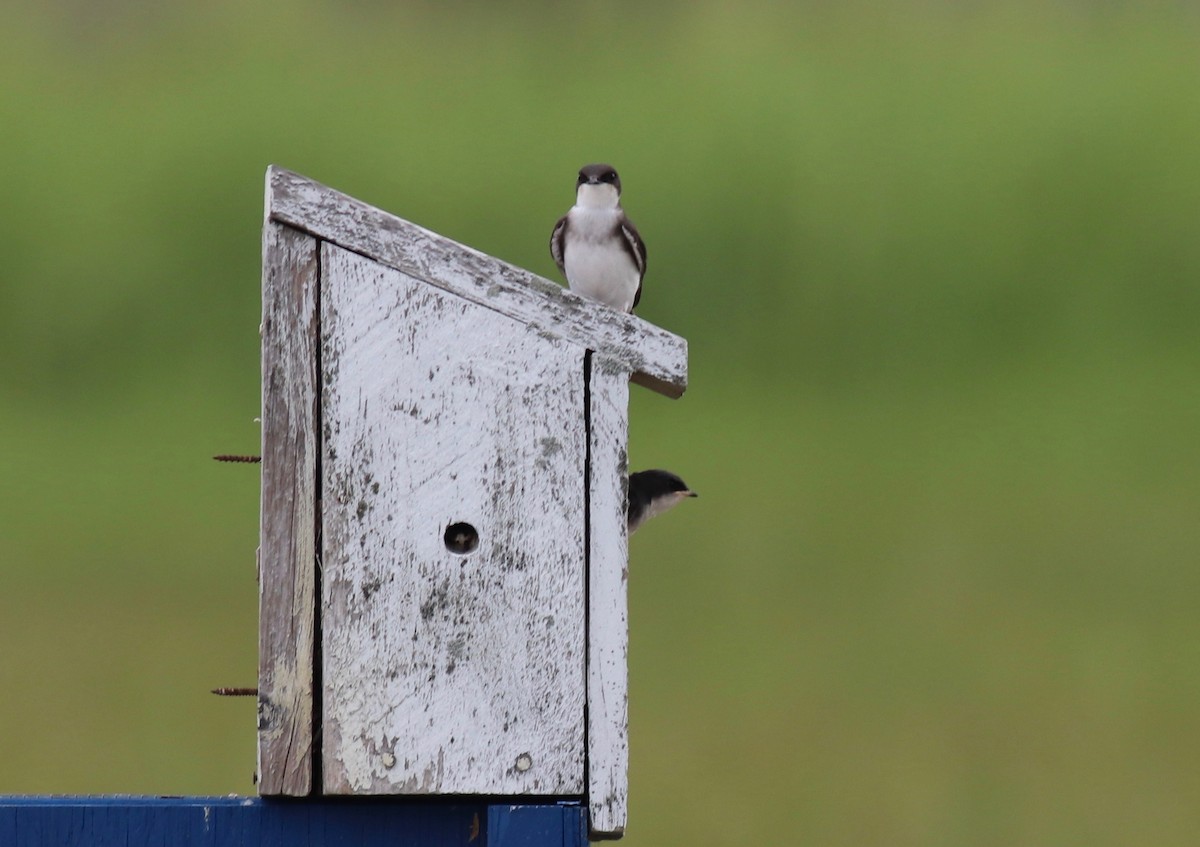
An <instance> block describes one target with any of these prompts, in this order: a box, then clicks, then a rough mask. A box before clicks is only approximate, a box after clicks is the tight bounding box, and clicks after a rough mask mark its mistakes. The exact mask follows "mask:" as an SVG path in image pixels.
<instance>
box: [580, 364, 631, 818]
mask: <svg viewBox="0 0 1200 847" xmlns="http://www.w3.org/2000/svg"><path fill="white" fill-rule="evenodd" d="M588 380H589V383H588V387H589V391H588V403H589V409H588V420H589V437H590V439H591V473H590V475H589V479H590V489H591V490H590V503H589V508H588V515H589V521H590V523H591V533H590V534H589V537H588V543H589V559H588V585H589V589H588V607H589V610H588V636H587V637H588V671H587V673H588V806H589V826H590V829H591V832H592V835H593V837H596V838H615V837H619V836H620V835H621V834H622V833H623V832H624V830H625V821H626V809H627V799H628V772H629V674H628V656H629V608H628V601H627V588H628V583H629V579H628V576H629V569H628V562H629V558H628V554H629V547H628V537H627V535H626V529H625V527H626V520H625V515H626V498H627V487H628V445H629V371H628V370H627V369H625V368H624V367H622V366H621V364H620V363H618V362H614V361H613V360H611V359H606V358H604V357H602V356H600V355H598V354H593V355H592V358H591V363H590V367H589V368H588Z"/></svg>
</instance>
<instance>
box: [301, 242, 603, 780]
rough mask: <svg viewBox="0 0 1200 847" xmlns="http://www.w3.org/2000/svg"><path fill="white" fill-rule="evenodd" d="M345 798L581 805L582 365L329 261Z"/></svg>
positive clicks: (337, 754) (337, 716)
mask: <svg viewBox="0 0 1200 847" xmlns="http://www.w3.org/2000/svg"><path fill="white" fill-rule="evenodd" d="M321 326H322V354H321V355H322V361H321V370H322V378H323V384H324V389H323V390H324V394H323V405H322V418H323V424H322V429H323V453H322V470H321V478H322V512H323V520H324V532H323V572H322V594H323V607H322V624H321V638H322V647H323V663H322V676H323V709H324V720H323V733H324V736H323V748H322V750H323V769H324V783H325V784H324V790H325V791H326V792H327V793H353V794H460V793H461V794H582V793H583V790H584V775H583V769H584V758H585V753H584V744H585V740H584V739H585V731H584V719H585V718H584V716H585V707H584V697H585V682H584V649H585V647H584V638H585V633H584V627H585V612H584V598H585V585H584V579H585V574H584V569H585V564H584V562H585V549H584V515H585V496H586V495H585V489H584V463H585V457H586V431H585V413H584V385H583V356H584V351H583V349H582V348H580V347H578V346H576V345H574V344H571V343H569V342H566V341H563V340H561V339H556V338H552V337H547V336H545V335H544V334H541V333H538V332H537V331H536V330H533V329H531V328H529V327H528V326H526V325H524V324H522V323H520V322H518V321H515V320H513V319H512V318H509V317H506V316H504V315H501V314H499V313H497V312H494V311H492V310H490V309H487V308H485V307H483V306H480V305H478V304H475V303H471V302H469V301H467V300H465V299H463V298H460V297H456V296H454V295H453V294H449V293H447V292H445V291H443V290H440V289H438V288H435V287H433V286H430V285H428V284H426V283H424V282H422V281H420V280H417V279H415V278H413V277H410V276H408V275H406V274H404V273H402V272H400V271H397V270H394V269H390V268H387V267H384V266H382V265H379V264H377V263H375V262H373V261H371V260H369V259H366V258H364V257H362V256H359V255H357V254H354V253H351V252H348V251H345V250H342V249H340V248H338V247H335V246H332V245H328V244H326V245H325V246H324V248H323V257H322V299H321Z"/></svg>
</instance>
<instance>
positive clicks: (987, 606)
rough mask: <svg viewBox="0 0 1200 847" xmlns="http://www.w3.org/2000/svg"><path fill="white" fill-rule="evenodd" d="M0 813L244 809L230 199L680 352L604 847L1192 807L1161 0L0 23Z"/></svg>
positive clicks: (243, 521)
mask: <svg viewBox="0 0 1200 847" xmlns="http://www.w3.org/2000/svg"><path fill="white" fill-rule="evenodd" d="M0 78H2V79H3V82H2V83H0V91H2V92H3V96H2V97H0V174H2V175H3V179H2V181H0V197H2V198H3V199H2V200H0V257H2V261H0V358H2V361H3V362H4V366H3V368H0V442H2V443H3V445H4V446H3V448H2V449H0V557H2V562H3V570H2V573H3V589H2V591H0V645H2V646H0V750H2V751H3V755H0V792H20V793H49V792H55V793H66V792H147V793H227V792H241V793H250V792H252V791H253V786H252V784H251V780H250V777H251V772H252V770H253V767H254V705H253V703H252V702H250V701H246V700H242V701H229V700H220V699H218V698H215V697H213V696H212V695H210V694H209V693H208V689H209V688H211V687H213V686H215V685H246V684H253V683H254V680H255V675H256V656H255V650H256V643H255V639H256V620H257V599H256V587H255V581H254V548H255V545H256V543H257V522H258V515H257V508H258V488H257V485H258V481H257V480H258V476H257V471H256V470H255V469H254V468H252V467H243V466H233V467H230V466H218V465H216V464H215V463H213V462H212V461H210V459H209V456H211V455H212V454H214V453H218V452H257V447H258V438H259V431H258V426H257V424H256V423H255V422H254V418H255V417H256V416H257V414H258V403H259V400H258V396H259V372H258V369H259V363H258V343H259V340H258V334H257V328H258V322H259V228H260V221H261V215H262V177H263V172H264V170H265V168H266V166H267V165H268V164H269V163H278V164H280V165H283V166H285V167H288V168H291V169H293V170H297V171H300V172H301V173H304V174H305V175H307V176H311V177H313V178H315V179H318V180H320V181H322V182H324V183H326V184H328V185H331V186H333V187H335V188H337V189H339V190H342V191H345V192H347V193H349V194H352V195H354V196H357V197H360V198H362V199H364V200H366V201H368V202H371V203H373V204H375V205H378V206H381V207H383V208H385V209H388V210H390V211H393V212H395V213H396V214H399V215H401V216H403V217H406V218H409V219H410V220H414V221H416V222H418V223H421V224H423V225H424V226H427V227H429V228H431V229H434V230H437V231H439V232H442V233H444V234H446V235H448V236H450V237H452V238H455V239H457V240H460V241H463V242H466V243H468V244H471V245H473V246H474V247H477V248H479V249H481V250H484V251H486V252H489V253H492V254H495V255H497V256H500V257H501V258H504V259H506V260H509V261H511V262H514V263H516V264H519V265H522V266H525V267H528V268H530V269H532V270H534V271H536V272H539V273H541V274H543V275H547V276H550V277H552V278H555V279H558V278H559V277H558V274H557V272H556V270H555V268H554V266H553V264H552V262H551V260H550V257H549V255H548V252H547V247H546V242H547V239H548V236H549V232H550V228H551V226H552V225H553V223H554V221H555V219H556V218H557V217H558V216H559V215H560V214H562V213H563V212H564V211H565V210H566V208H567V206H568V205H569V204H570V202H571V199H572V188H573V178H574V174H575V171H576V169H577V168H578V167H579V166H580V165H582V164H583V163H585V162H589V161H595V160H604V161H611V162H613V163H614V164H616V165H617V167H618V168H619V169H620V170H621V174H622V177H623V181H624V184H625V206H626V209H627V210H628V211H629V213H630V215H631V216H632V217H633V218H634V220H635V221H636V222H637V223H638V225H639V227H640V228H641V231H642V233H643V235H644V236H645V239H646V241H647V243H648V245H649V255H650V270H649V274H648V276H647V280H646V289H645V296H644V298H643V302H642V307H641V308H640V310H639V312H640V314H641V315H642V316H643V317H645V318H647V319H648V320H650V321H653V322H655V323H658V324H660V325H662V326H664V327H667V328H668V329H671V330H672V331H675V332H677V333H679V334H681V335H684V336H686V337H687V338H688V339H689V341H690V344H691V385H690V390H689V391H688V393H687V395H685V397H684V398H683V399H681V400H679V401H677V402H671V401H667V400H664V399H663V398H660V397H658V396H655V395H650V394H649V393H647V392H645V391H643V390H640V389H639V390H637V391H635V395H634V398H633V401H632V410H631V411H632V416H633V420H632V432H631V454H632V464H633V466H634V467H635V468H642V467H653V466H662V467H668V468H671V469H673V470H676V471H678V472H679V473H680V474H682V475H683V476H684V478H685V479H687V480H688V482H689V483H691V485H692V486H693V487H694V488H695V489H697V490H698V491H699V492H700V493H701V495H702V496H701V498H700V499H699V500H697V501H694V502H689V503H687V504H686V505H685V506H683V507H681V508H680V509H678V510H677V511H675V512H673V513H672V514H670V515H669V516H667V517H664V518H661V519H659V520H658V521H656V522H654V523H653V524H651V525H649V526H648V527H647V528H646V529H644V530H643V531H642V532H641V533H639V534H638V535H637V537H636V538H635V539H634V540H633V542H632V582H631V614H632V638H633V641H632V649H631V685H632V697H631V719H632V744H633V749H632V767H631V775H630V776H631V820H630V829H629V835H628V836H627V837H626V840H625V843H626V844H628V845H629V847H642V845H656V844H696V845H743V844H855V845H872V844H877V845H966V844H972V845H975V844H978V845H991V844H994V845H1008V844H1055V845H1062V844H1087V845H1102V844H1113V845H1117V844H1122V845H1123V844H1131V843H1142V844H1156V845H1161V844H1185V843H1194V838H1195V832H1196V830H1197V828H1198V827H1200V805H1198V804H1197V802H1196V800H1197V797H1200V767H1198V766H1197V762H1200V720H1198V718H1200V709H1198V704H1200V616H1198V615H1197V598H1198V597H1200V569H1198V568H1197V564H1198V563H1200V437H1198V433H1200V380H1198V376H1200V333H1198V327H1200V285H1198V283H1200V222H1198V217H1197V211H1198V210H1200V155H1198V151H1200V97H1198V96H1197V80H1200V14H1198V13H1197V12H1196V10H1195V8H1194V7H1192V6H1191V5H1190V4H1183V3H1166V2H1163V3H1155V2H1140V3H1136V4H1135V3H1120V2H1116V3H1113V2H1083V0H1079V2H1065V0H1062V1H1061V2H1019V3H998V2H982V3H971V4H950V3H941V2H916V0H912V2H899V3H891V4H882V3H868V2H857V0H856V1H855V2H850V3H845V4H838V5H837V6H836V8H835V7H834V4H816V3H812V4H806V3H784V2H778V3H771V2H761V0H759V1H758V2H747V3H739V4H732V3H729V4H726V3H717V2H697V3H682V2H679V3H659V4H655V5H653V6H648V5H646V4H641V3H600V2H584V3H576V4H556V3H548V2H547V3H537V2H526V3H507V4H501V3H496V4H492V3H482V2H475V3H457V4H435V3H432V2H430V3H409V4H403V5H401V6H399V7H394V6H393V5H392V4H384V3H378V2H367V0H361V1H360V2H353V3H341V4H332V3H323V2H318V1H317V0H309V2H296V1H295V0H292V1H291V2H283V3H274V4H267V3H245V2H232V0H214V2H208V3H204V4H199V3H195V4H157V5H154V4H145V3H132V2H120V0H114V2H109V3H84V2H78V0H49V2H42V3H39V4H37V5H36V6H33V5H29V6H16V7H12V6H10V7H9V8H7V9H6V11H5V25H4V27H3V29H2V31H0Z"/></svg>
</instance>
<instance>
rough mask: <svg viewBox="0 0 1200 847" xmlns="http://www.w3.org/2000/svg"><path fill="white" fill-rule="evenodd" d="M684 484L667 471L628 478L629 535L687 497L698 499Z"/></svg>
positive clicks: (641, 473) (640, 472)
mask: <svg viewBox="0 0 1200 847" xmlns="http://www.w3.org/2000/svg"><path fill="white" fill-rule="evenodd" d="M698 496H700V495H698V494H697V493H696V492H695V491H692V490H691V489H690V488H688V485H687V483H686V482H684V481H683V480H682V479H680V478H679V477H678V476H676V475H675V474H673V473H671V472H670V471H662V470H652V471H638V472H637V473H632V474H630V475H629V510H628V512H627V521H628V527H629V534H630V535H633V533H634V532H636V531H637V528H638V527H639V526H641V525H642V524H644V523H645V522H646V521H648V520H650V518H653V517H655V516H656V515H661V514H662V513H663V512H665V511H667V510H668V509H671V508H674V507H675V506H678V505H679V504H680V503H682V502H683V501H684V500H686V499H687V498H688V497H698Z"/></svg>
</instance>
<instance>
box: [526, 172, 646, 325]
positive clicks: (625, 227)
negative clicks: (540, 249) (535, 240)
mask: <svg viewBox="0 0 1200 847" xmlns="http://www.w3.org/2000/svg"><path fill="white" fill-rule="evenodd" d="M550 255H551V256H552V257H553V258H554V263H555V264H556V265H558V269H559V270H560V271H562V272H563V274H564V275H565V276H566V278H567V284H568V285H569V286H570V288H571V290H572V291H574V292H575V293H576V294H579V295H580V296H583V297H587V298H589V299H592V300H598V301H599V302H601V303H604V304H605V305H607V306H611V307H612V308H614V309H617V310H619V311H622V312H632V311H633V307H634V306H636V305H637V304H638V301H639V300H641V298H642V279H643V278H644V277H645V276H646V245H645V244H644V243H642V237H641V236H640V235H639V234H638V231H637V227H635V226H634V225H633V221H631V220H629V218H628V217H626V216H625V210H624V209H622V208H621V178H620V177H619V176H617V172H616V169H614V168H613V166H612V165H585V166H584V167H582V168H580V170H579V176H578V177H577V178H576V180H575V205H574V206H572V207H571V209H570V210H569V211H568V212H567V213H566V214H565V215H563V216H562V217H561V218H559V220H558V223H557V224H555V225H554V231H553V232H552V233H551V235H550Z"/></svg>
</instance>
